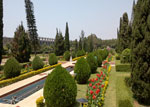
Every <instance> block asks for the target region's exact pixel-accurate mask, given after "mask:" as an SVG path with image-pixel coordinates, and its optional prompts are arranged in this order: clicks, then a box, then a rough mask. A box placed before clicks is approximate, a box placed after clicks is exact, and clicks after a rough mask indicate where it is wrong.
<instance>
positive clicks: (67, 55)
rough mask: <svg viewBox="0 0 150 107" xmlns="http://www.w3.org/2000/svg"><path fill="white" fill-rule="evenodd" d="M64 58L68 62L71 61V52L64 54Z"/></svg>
mask: <svg viewBox="0 0 150 107" xmlns="http://www.w3.org/2000/svg"><path fill="white" fill-rule="evenodd" d="M64 58H65V60H66V61H69V60H70V52H69V51H66V52H65V53H64Z"/></svg>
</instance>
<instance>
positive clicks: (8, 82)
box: [0, 64, 60, 87]
mask: <svg viewBox="0 0 150 107" xmlns="http://www.w3.org/2000/svg"><path fill="white" fill-rule="evenodd" d="M58 65H60V64H56V65H52V66H48V67H45V68H42V69H38V70H36V71H32V72H28V73H25V74H22V75H19V76H17V77H15V78H11V79H6V80H2V81H0V87H4V86H7V85H10V84H12V83H15V82H17V81H20V80H23V79H26V78H29V77H31V76H34V75H37V74H40V73H42V72H45V71H47V70H50V69H52V68H54V67H56V66H58Z"/></svg>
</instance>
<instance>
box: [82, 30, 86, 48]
mask: <svg viewBox="0 0 150 107" xmlns="http://www.w3.org/2000/svg"><path fill="white" fill-rule="evenodd" d="M84 35H85V33H84V31H83V30H82V31H81V44H82V50H83V48H84Z"/></svg>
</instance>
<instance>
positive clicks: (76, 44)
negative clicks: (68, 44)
mask: <svg viewBox="0 0 150 107" xmlns="http://www.w3.org/2000/svg"><path fill="white" fill-rule="evenodd" d="M77 51H78V40H77V39H75V52H77Z"/></svg>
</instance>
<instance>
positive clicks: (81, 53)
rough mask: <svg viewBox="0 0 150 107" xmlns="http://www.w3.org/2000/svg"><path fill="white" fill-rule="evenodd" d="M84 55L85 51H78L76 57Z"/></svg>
mask: <svg viewBox="0 0 150 107" xmlns="http://www.w3.org/2000/svg"><path fill="white" fill-rule="evenodd" d="M84 55H85V51H84V50H78V52H77V57H80V56H84Z"/></svg>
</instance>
